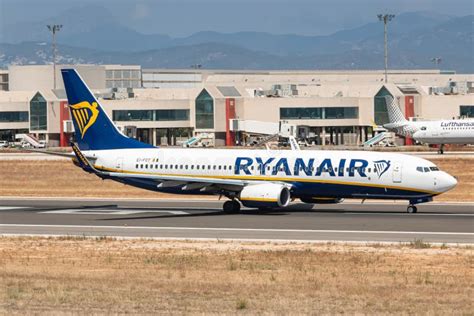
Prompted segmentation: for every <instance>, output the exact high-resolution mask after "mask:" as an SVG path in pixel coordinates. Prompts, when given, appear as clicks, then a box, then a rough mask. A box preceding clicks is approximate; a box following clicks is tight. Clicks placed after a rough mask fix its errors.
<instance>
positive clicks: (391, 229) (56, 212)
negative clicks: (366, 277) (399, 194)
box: [0, 198, 474, 244]
mask: <svg viewBox="0 0 474 316" xmlns="http://www.w3.org/2000/svg"><path fill="white" fill-rule="evenodd" d="M222 203H223V201H208V200H189V199H185V198H183V199H178V200H119V201H117V200H100V199H90V200H87V199H77V200H74V199H2V200H0V235H70V236H72V235H74V236H75V235H79V236H110V237H143V238H165V239H168V238H172V239H173V238H176V239H243V240H285V241H289V240H291V241H351V242H365V241H367V242H410V241H414V240H415V239H422V240H423V241H426V242H436V243H463V244H472V243H474V204H467V203H452V204H449V203H429V204H422V205H419V206H418V213H417V214H407V213H406V204H404V203H392V202H384V203H373V202H370V203H365V204H361V203H360V202H345V203H342V204H337V205H316V206H314V207H311V205H306V204H295V205H291V206H290V207H288V208H286V209H283V210H272V211H267V212H259V211H256V210H251V209H245V208H244V209H243V213H242V214H224V213H222V212H221V206H222Z"/></svg>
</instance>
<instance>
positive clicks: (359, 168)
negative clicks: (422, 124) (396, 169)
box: [234, 157, 390, 177]
mask: <svg viewBox="0 0 474 316" xmlns="http://www.w3.org/2000/svg"><path fill="white" fill-rule="evenodd" d="M274 162H275V158H273V157H270V158H261V157H255V158H250V157H237V159H236V160H235V168H234V174H236V175H240V174H245V175H250V174H251V171H250V167H251V166H252V165H253V164H254V163H255V164H256V167H257V171H258V172H259V174H260V175H269V174H270V175H273V176H274V175H277V174H278V173H279V172H282V173H284V174H285V175H287V176H299V175H307V176H321V175H322V174H328V175H329V176H331V177H345V176H348V177H355V176H356V173H357V174H358V176H360V177H367V173H366V171H367V167H368V166H369V162H368V161H367V160H365V159H340V160H339V161H335V162H333V161H332V160H331V159H329V158H325V159H323V160H322V161H321V163H319V165H317V166H316V165H315V158H309V159H306V160H305V159H304V158H296V159H295V160H294V163H293V165H292V166H291V167H293V168H291V167H290V163H289V162H288V159H287V158H280V159H279V160H277V161H276V163H275V164H274V165H273V167H269V166H270V164H272V163H274ZM389 168H390V161H387V160H379V161H374V170H375V172H376V173H377V175H378V176H379V177H381V176H382V175H383V174H384V173H385V172H386V171H387V170H388V169H389Z"/></svg>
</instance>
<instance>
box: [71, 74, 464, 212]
mask: <svg viewBox="0 0 474 316" xmlns="http://www.w3.org/2000/svg"><path fill="white" fill-rule="evenodd" d="M62 75H63V79H64V86H65V88H66V93H67V98H68V102H69V104H70V110H71V114H72V115H71V116H72V120H73V122H74V128H75V140H76V143H74V144H73V145H72V146H73V150H74V154H75V159H74V162H75V164H76V165H78V166H80V167H81V168H82V169H84V170H85V171H87V172H90V173H94V174H95V175H97V176H98V177H100V178H102V179H111V180H114V181H118V182H121V183H124V184H128V185H131V186H135V187H139V188H143V189H147V190H152V191H160V192H167V193H175V194H214V195H221V196H225V197H226V198H228V199H229V200H228V201H226V202H225V203H224V206H223V208H224V211H225V212H239V211H240V207H241V205H243V206H246V207H251V208H259V209H265V208H284V207H286V206H288V204H289V203H290V201H292V200H294V199H300V200H301V201H302V202H305V203H338V202H340V201H342V199H343V198H360V199H397V200H400V199H401V200H408V201H409V206H408V208H407V211H408V212H409V213H415V212H416V211H417V208H416V206H415V204H418V203H424V202H428V201H431V200H432V198H433V196H436V195H438V194H441V193H443V192H446V191H448V190H450V189H452V188H453V187H454V186H455V185H456V184H457V181H456V179H455V178H453V177H452V176H450V175H449V174H447V173H446V172H443V171H441V170H439V169H438V168H437V167H436V166H435V165H434V164H433V163H432V162H430V161H427V160H424V159H421V158H418V157H413V156H408V155H401V154H392V153H376V152H363V151H309V150H308V151H289V150H226V149H185V148H179V149H178V148H173V149H171V148H170V149H168V148H166V149H164V148H157V147H154V146H151V145H149V144H145V143H141V142H139V141H137V140H135V139H132V138H128V137H126V136H125V135H123V134H122V133H121V132H120V131H119V130H118V129H117V128H116V126H115V125H114V123H113V122H112V120H111V119H110V118H109V117H108V116H107V114H106V112H105V111H104V109H103V108H102V107H101V105H100V104H99V102H98V101H97V100H96V98H95V97H94V95H93V94H92V93H91V91H90V90H89V89H88V87H87V86H86V84H85V83H84V81H83V80H82V79H81V78H80V76H79V74H78V73H77V72H76V71H75V70H74V69H64V70H62Z"/></svg>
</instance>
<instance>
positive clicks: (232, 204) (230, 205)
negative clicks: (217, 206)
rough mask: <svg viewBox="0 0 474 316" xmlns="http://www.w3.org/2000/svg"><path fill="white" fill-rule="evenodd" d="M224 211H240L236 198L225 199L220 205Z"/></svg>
mask: <svg viewBox="0 0 474 316" xmlns="http://www.w3.org/2000/svg"><path fill="white" fill-rule="evenodd" d="M222 209H223V210H224V213H228V214H235V213H239V212H240V203H239V202H237V201H236V200H232V201H226V202H225V203H224V205H223V206H222Z"/></svg>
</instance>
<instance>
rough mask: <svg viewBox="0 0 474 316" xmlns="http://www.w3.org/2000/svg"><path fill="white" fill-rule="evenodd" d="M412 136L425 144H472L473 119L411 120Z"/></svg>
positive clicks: (473, 139) (473, 132)
mask: <svg viewBox="0 0 474 316" xmlns="http://www.w3.org/2000/svg"><path fill="white" fill-rule="evenodd" d="M410 124H415V126H416V132H414V133H413V138H414V139H415V140H416V141H419V142H421V143H427V144H474V120H449V121H432V122H430V121H426V122H411V123H410Z"/></svg>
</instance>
